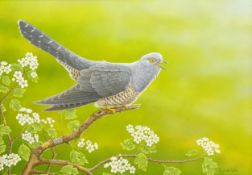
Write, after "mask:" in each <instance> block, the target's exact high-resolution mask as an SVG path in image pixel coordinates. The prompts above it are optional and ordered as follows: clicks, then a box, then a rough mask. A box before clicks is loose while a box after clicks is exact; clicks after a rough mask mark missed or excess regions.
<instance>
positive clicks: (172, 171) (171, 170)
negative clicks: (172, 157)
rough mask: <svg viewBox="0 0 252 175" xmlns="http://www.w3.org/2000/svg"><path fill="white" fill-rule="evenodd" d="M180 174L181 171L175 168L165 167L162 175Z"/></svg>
mask: <svg viewBox="0 0 252 175" xmlns="http://www.w3.org/2000/svg"><path fill="white" fill-rule="evenodd" d="M180 174H181V170H180V169H178V168H175V167H171V166H170V167H167V166H165V170H164V173H163V175H180Z"/></svg>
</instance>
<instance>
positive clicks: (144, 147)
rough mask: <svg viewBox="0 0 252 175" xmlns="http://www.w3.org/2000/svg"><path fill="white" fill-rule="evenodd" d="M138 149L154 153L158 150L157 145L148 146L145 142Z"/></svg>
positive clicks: (146, 152)
mask: <svg viewBox="0 0 252 175" xmlns="http://www.w3.org/2000/svg"><path fill="white" fill-rule="evenodd" d="M138 150H139V152H142V153H144V154H152V153H156V152H157V150H156V145H152V146H147V145H146V144H145V143H141V144H140V145H139V146H138Z"/></svg>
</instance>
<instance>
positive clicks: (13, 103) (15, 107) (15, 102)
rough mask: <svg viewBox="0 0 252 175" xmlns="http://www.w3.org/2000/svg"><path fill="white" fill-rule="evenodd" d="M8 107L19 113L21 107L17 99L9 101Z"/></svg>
mask: <svg viewBox="0 0 252 175" xmlns="http://www.w3.org/2000/svg"><path fill="white" fill-rule="evenodd" d="M9 107H10V108H11V109H12V110H14V111H19V109H20V108H21V107H22V105H21V103H20V101H19V100H18V99H12V100H11V101H10V104H9Z"/></svg>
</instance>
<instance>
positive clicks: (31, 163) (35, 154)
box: [22, 106, 138, 175]
mask: <svg viewBox="0 0 252 175" xmlns="http://www.w3.org/2000/svg"><path fill="white" fill-rule="evenodd" d="M136 108H138V106H130V107H121V108H116V109H114V110H107V109H101V110H98V111H97V112H95V113H93V114H92V115H91V116H90V117H89V118H88V119H87V120H86V121H85V122H84V123H83V124H82V125H81V126H80V127H79V129H77V130H76V131H74V132H72V133H71V134H69V135H67V136H63V137H58V138H55V139H50V140H48V141H46V142H44V143H43V144H41V145H40V146H39V147H37V148H35V149H33V150H32V152H31V155H30V158H29V160H28V162H27V164H26V166H25V168H24V170H23V173H22V174H23V175H30V174H31V173H32V171H33V170H34V168H35V167H36V166H37V165H39V164H41V159H40V156H41V154H42V153H43V152H44V151H46V150H47V149H49V148H54V147H56V146H57V145H61V144H64V143H68V142H70V141H72V140H74V139H76V138H78V137H79V136H80V135H81V134H82V133H83V132H84V131H85V130H87V129H88V128H89V126H91V125H92V124H93V123H94V122H95V121H96V120H98V119H100V118H102V117H104V116H105V115H109V114H114V113H117V112H122V111H126V110H133V109H136ZM50 161H53V160H50Z"/></svg>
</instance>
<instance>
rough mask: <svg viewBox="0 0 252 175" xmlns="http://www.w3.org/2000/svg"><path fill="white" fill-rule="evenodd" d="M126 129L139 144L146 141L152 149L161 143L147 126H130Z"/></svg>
mask: <svg viewBox="0 0 252 175" xmlns="http://www.w3.org/2000/svg"><path fill="white" fill-rule="evenodd" d="M126 129H127V131H128V132H129V133H130V135H131V136H132V137H133V140H134V142H135V143H137V144H139V143H140V142H142V141H144V142H145V143H146V145H147V146H149V147H151V146H152V145H154V144H156V143H158V142H159V137H158V136H157V135H156V134H155V133H154V131H152V130H151V129H150V128H149V127H147V126H141V125H136V126H135V127H134V126H133V125H128V126H126Z"/></svg>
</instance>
